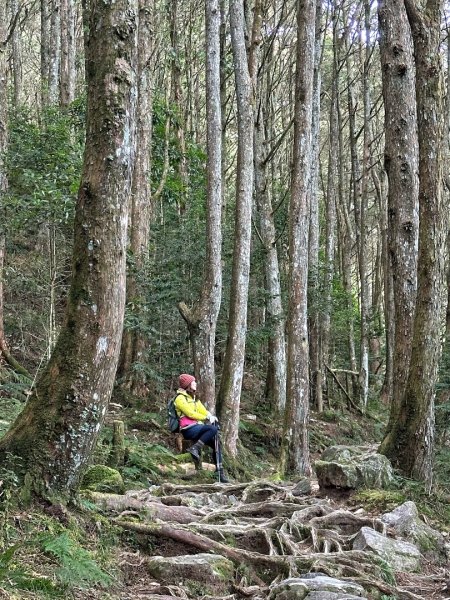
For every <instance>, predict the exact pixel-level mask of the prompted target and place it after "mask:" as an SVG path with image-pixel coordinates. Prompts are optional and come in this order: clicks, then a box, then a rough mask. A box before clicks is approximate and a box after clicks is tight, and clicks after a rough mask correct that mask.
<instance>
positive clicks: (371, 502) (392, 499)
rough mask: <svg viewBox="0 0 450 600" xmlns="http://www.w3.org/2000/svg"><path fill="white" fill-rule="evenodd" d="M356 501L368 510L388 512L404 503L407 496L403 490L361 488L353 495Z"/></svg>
mask: <svg viewBox="0 0 450 600" xmlns="http://www.w3.org/2000/svg"><path fill="white" fill-rule="evenodd" d="M353 499H354V500H355V502H358V503H361V504H363V505H364V506H365V507H366V508H367V509H368V510H375V511H379V512H386V511H390V510H393V509H394V508H395V507H396V506H399V505H400V504H403V502H405V500H406V498H405V496H404V495H403V494H402V493H401V492H397V491H393V490H382V489H373V490H372V489H366V490H360V491H359V492H358V493H357V494H355V495H354V496H353Z"/></svg>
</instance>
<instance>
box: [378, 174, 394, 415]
mask: <svg viewBox="0 0 450 600" xmlns="http://www.w3.org/2000/svg"><path fill="white" fill-rule="evenodd" d="M373 180H374V184H375V189H376V193H377V197H378V212H379V215H380V230H381V256H382V261H383V264H382V272H383V288H384V296H383V300H384V302H383V313H384V324H385V325H384V327H385V370H384V380H383V386H382V388H381V392H380V399H381V401H382V403H383V404H385V405H389V404H390V402H391V399H392V396H393V389H394V364H393V344H394V339H395V302H394V285H393V280H392V264H391V260H390V253H389V241H388V203H387V190H386V173H385V171H381V173H380V176H378V174H376V173H373Z"/></svg>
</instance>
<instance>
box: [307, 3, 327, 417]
mask: <svg viewBox="0 0 450 600" xmlns="http://www.w3.org/2000/svg"><path fill="white" fill-rule="evenodd" d="M315 36H316V37H315V47H314V75H313V112H312V151H311V155H312V171H311V180H310V181H311V192H310V208H309V210H310V223H309V259H308V262H309V278H308V285H309V294H310V298H311V299H312V303H310V305H309V355H310V369H309V371H310V375H309V378H310V386H311V400H312V402H313V403H314V406H315V408H316V410H317V411H318V412H322V411H323V393H322V384H323V364H322V362H321V359H320V346H321V345H320V322H321V316H320V310H319V295H320V286H319V283H320V280H319V248H320V242H319V238H320V220H319V195H318V189H317V184H318V174H319V159H320V104H321V103H320V94H321V85H322V73H321V65H322V56H323V39H324V35H323V32H322V0H317V3H316V27H315Z"/></svg>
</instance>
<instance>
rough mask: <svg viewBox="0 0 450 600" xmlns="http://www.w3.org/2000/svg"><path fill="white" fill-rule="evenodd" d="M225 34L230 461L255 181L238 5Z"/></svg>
mask: <svg viewBox="0 0 450 600" xmlns="http://www.w3.org/2000/svg"><path fill="white" fill-rule="evenodd" d="M230 29H231V44H232V48H233V58H234V73H235V81H236V98H237V110H238V116H237V119H238V154H237V173H236V216H235V240H234V251H233V266H232V274H231V292H230V320H229V327H228V339H227V347H226V353H225V358H224V366H223V371H222V379H221V382H220V389H219V396H218V406H219V410H220V416H221V421H222V424H223V438H224V443H225V447H226V449H227V450H228V452H229V453H230V454H231V455H232V456H235V455H236V452H237V446H236V445H237V439H238V427H239V407H240V400H241V389H242V378H243V375H244V360H245V338H246V333H247V300H248V286H249V274H250V242H251V217H252V196H253V178H254V173H253V90H252V81H251V78H250V73H249V69H248V63H247V51H246V47H245V20H244V7H243V2H242V0H231V1H230Z"/></svg>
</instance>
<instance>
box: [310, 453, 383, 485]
mask: <svg viewBox="0 0 450 600" xmlns="http://www.w3.org/2000/svg"><path fill="white" fill-rule="evenodd" d="M314 466H315V469H316V473H317V479H318V481H319V486H320V487H321V488H326V487H338V488H345V489H358V488H362V487H367V488H386V487H388V486H389V485H390V483H391V482H392V480H393V476H394V472H393V469H392V465H391V463H390V462H389V460H388V459H387V458H386V457H385V456H383V455H382V454H377V453H376V451H375V448H374V447H372V446H354V447H349V446H332V447H330V448H328V449H327V450H325V452H324V453H323V454H322V457H321V460H318V461H316V462H315V465H314Z"/></svg>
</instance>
